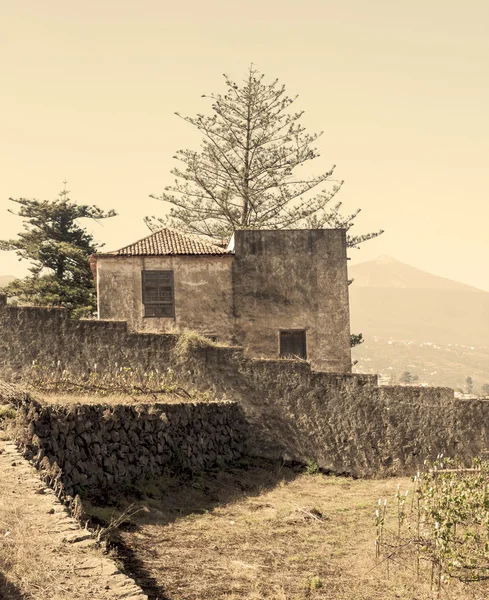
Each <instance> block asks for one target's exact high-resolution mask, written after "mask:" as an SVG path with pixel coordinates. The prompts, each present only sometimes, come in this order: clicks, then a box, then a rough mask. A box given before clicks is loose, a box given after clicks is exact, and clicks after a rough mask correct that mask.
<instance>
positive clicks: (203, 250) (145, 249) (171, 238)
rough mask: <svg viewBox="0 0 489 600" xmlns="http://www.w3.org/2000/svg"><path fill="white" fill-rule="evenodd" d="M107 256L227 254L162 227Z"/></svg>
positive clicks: (188, 235)
mask: <svg viewBox="0 0 489 600" xmlns="http://www.w3.org/2000/svg"><path fill="white" fill-rule="evenodd" d="M107 254H112V255H116V256H117V255H119V256H138V255H139V256H144V255H145V256H165V255H175V254H188V255H191V254H196V255H199V254H210V255H212V254H214V255H217V254H228V252H227V251H226V250H225V249H224V248H221V247H220V246H217V245H215V244H212V243H211V242H208V241H207V240H204V239H202V238H201V237H200V236H197V235H193V234H188V233H184V232H183V231H179V230H178V229H174V228H173V227H162V228H161V229H157V230H156V231H153V232H151V233H150V234H149V235H147V236H145V237H144V238H141V239H139V240H137V241H135V242H133V243H132V244H127V245H126V246H123V247H122V248H119V249H118V250H113V251H111V252H108V253H107Z"/></svg>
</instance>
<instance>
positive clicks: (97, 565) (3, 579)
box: [0, 441, 147, 600]
mask: <svg viewBox="0 0 489 600" xmlns="http://www.w3.org/2000/svg"><path fill="white" fill-rule="evenodd" d="M0 599H1V600H119V599H124V600H147V596H146V595H144V594H143V592H142V591H141V589H140V588H139V587H138V586H137V585H136V584H135V583H134V581H133V580H132V579H130V578H129V577H127V576H126V575H124V574H122V573H121V572H120V571H119V569H118V567H117V565H116V564H115V563H114V561H112V560H110V559H109V558H108V557H107V556H104V555H103V553H102V551H101V550H99V549H98V548H97V547H96V546H95V544H94V541H93V539H92V538H91V537H90V535H89V533H88V532H87V531H86V530H83V529H80V527H79V526H78V524H77V523H76V521H75V520H74V519H72V518H71V517H70V516H69V514H68V513H67V510H66V509H65V507H64V506H63V505H62V504H61V503H60V502H59V501H58V499H57V498H56V496H55V495H54V493H53V492H52V490H50V489H49V488H46V486H45V485H44V484H43V483H42V482H41V481H40V479H39V477H38V475H37V472H36V470H35V469H34V468H33V467H32V466H31V465H29V463H28V462H27V461H26V460H24V459H23V458H22V456H21V455H20V454H19V452H18V451H17V449H16V447H15V446H14V445H13V444H11V443H8V442H4V441H0Z"/></svg>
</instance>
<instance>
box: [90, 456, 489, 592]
mask: <svg viewBox="0 0 489 600" xmlns="http://www.w3.org/2000/svg"><path fill="white" fill-rule="evenodd" d="M398 483H401V487H402V488H403V489H407V488H408V487H409V486H410V485H411V482H410V480H408V479H390V480H353V479H350V478H345V477H335V476H326V475H321V474H316V475H309V474H306V473H304V472H298V471H294V470H292V469H287V468H278V467H273V466H272V465H270V464H269V463H263V462H262V463H261V464H260V463H256V462H255V463H254V464H252V465H248V466H242V467H241V468H236V469H234V470H233V469H231V470H228V471H221V472H218V471H216V472H214V473H207V474H206V475H203V476H201V477H199V478H194V479H188V480H182V479H181V478H176V479H175V478H171V477H163V478H161V479H160V480H159V481H157V482H152V483H151V484H148V485H147V486H146V487H143V488H142V490H141V492H142V494H143V496H142V498H141V499H140V500H139V505H140V506H144V508H145V510H144V511H143V512H142V513H140V514H139V515H138V516H137V517H136V518H135V526H134V525H133V527H130V528H129V530H127V531H123V532H122V533H121V534H120V540H121V545H120V549H119V551H120V553H121V556H123V557H124V561H125V566H126V569H127V570H128V571H129V572H131V573H132V574H137V575H138V578H139V582H140V584H141V585H143V586H144V587H146V590H150V591H151V595H150V597H152V598H154V599H156V598H159V599H160V600H164V599H167V600H216V599H218V598H219V599H224V600H238V599H239V600H241V599H243V600H244V599H247V600H262V599H270V600H272V599H273V600H299V599H301V600H302V599H320V598H324V599H326V598H327V599H331V600H332V599H335V600H379V599H382V600H391V599H398V598H401V599H405V600H408V599H409V600H411V599H412V600H414V599H417V600H425V599H426V600H428V599H431V598H447V599H448V598H449V599H453V600H455V599H457V600H468V599H469V598H470V599H473V598H487V597H489V586H487V585H486V586H485V587H484V586H482V588H481V587H480V585H479V587H477V588H476V587H469V586H465V587H464V586H462V585H461V584H458V583H455V582H452V583H451V584H450V585H449V586H446V587H445V588H444V589H443V590H442V591H441V592H440V593H438V592H432V591H431V590H430V586H429V584H428V583H416V581H415V577H414V574H413V572H412V565H410V564H403V563H401V564H398V563H396V562H395V561H389V569H388V570H387V563H383V564H377V563H376V560H375V528H374V513H375V509H376V507H377V502H378V499H379V498H382V499H384V498H387V499H388V502H391V501H394V496H395V493H396V490H397V484H398ZM105 510H106V509H105ZM95 512H96V509H95ZM102 514H103V511H102ZM393 518H394V515H393ZM426 581H429V578H427V580H426ZM472 585H474V584H472Z"/></svg>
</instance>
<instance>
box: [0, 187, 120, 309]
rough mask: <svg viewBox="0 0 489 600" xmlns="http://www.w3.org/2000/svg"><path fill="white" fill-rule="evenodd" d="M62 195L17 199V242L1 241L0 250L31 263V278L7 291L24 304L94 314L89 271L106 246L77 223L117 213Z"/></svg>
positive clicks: (21, 281) (9, 286)
mask: <svg viewBox="0 0 489 600" xmlns="http://www.w3.org/2000/svg"><path fill="white" fill-rule="evenodd" d="M68 194H69V191H67V190H66V182H65V189H64V190H63V191H62V192H60V194H59V197H58V198H57V199H56V200H28V199H25V198H19V199H14V198H10V200H11V201H12V202H15V203H16V204H18V205H19V207H20V208H19V209H18V212H14V210H11V209H9V212H11V213H12V214H14V215H17V216H19V217H21V218H22V219H23V220H24V223H23V229H24V230H23V231H21V232H20V233H19V234H18V238H17V239H13V240H3V241H2V240H0V250H6V251H13V252H15V253H16V254H17V256H18V257H19V260H27V261H29V262H30V263H31V266H30V268H29V271H30V272H31V275H30V276H27V277H25V278H24V279H16V280H15V281H12V282H11V283H10V284H9V285H8V286H7V287H6V288H4V291H6V293H7V295H8V296H11V297H14V298H15V300H16V301H17V302H19V303H21V304H31V305H40V306H64V307H65V308H67V309H68V310H69V311H70V312H71V313H72V314H73V316H83V315H89V314H91V313H93V312H94V311H95V309H96V305H97V302H96V294H95V286H94V281H93V276H92V273H91V270H90V264H89V260H90V255H91V254H92V253H94V252H95V251H96V250H97V249H98V248H100V247H101V246H102V244H98V243H97V242H95V241H94V239H93V236H92V235H91V234H90V233H88V232H87V230H86V229H85V228H84V227H82V226H81V225H80V224H79V223H78V220H79V219H91V220H94V221H99V220H101V219H106V218H109V217H113V216H115V215H116V214H117V213H116V212H115V211H114V210H110V211H107V212H105V211H103V210H101V209H100V208H98V207H96V206H88V205H78V204H76V203H75V202H72V201H71V200H70V199H69V197H68Z"/></svg>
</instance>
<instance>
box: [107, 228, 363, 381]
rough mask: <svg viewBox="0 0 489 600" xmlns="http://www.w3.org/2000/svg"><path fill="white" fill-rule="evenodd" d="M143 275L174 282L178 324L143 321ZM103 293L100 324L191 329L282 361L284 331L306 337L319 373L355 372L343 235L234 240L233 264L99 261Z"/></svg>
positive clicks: (170, 259)
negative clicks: (157, 274) (166, 273)
mask: <svg viewBox="0 0 489 600" xmlns="http://www.w3.org/2000/svg"><path fill="white" fill-rule="evenodd" d="M143 270H172V271H173V272H174V289H175V317H174V318H173V317H172V318H168V317H167V318H163V317H158V318H155V317H147V318H145V317H144V316H143V315H144V306H143V302H142V282H141V272H142V271H143ZM97 290H98V305H99V316H100V318H101V319H118V320H124V321H127V322H128V325H129V328H130V329H131V330H134V331H147V332H172V331H176V330H181V329H182V328H184V327H187V328H189V329H195V330H197V331H199V332H200V333H203V334H205V335H210V336H213V337H215V338H217V339H218V340H220V341H224V342H227V343H233V344H239V345H240V346H243V347H244V350H245V353H246V354H247V355H249V356H256V357H260V356H265V357H269V358H277V357H278V356H279V332H280V330H290V329H301V330H305V331H306V336H307V358H308V360H310V361H311V363H312V365H313V366H314V368H317V369H321V370H325V371H330V372H350V371H351V352H350V324H349V308H348V275H347V261H346V232H345V231H344V230H339V229H319V230H290V231H289V230H288V231H246V230H243V231H236V233H235V254H234V255H233V254H228V255H223V256H161V257H140V256H133V257H127V256H111V255H107V254H105V255H100V256H99V257H98V258H97Z"/></svg>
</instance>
